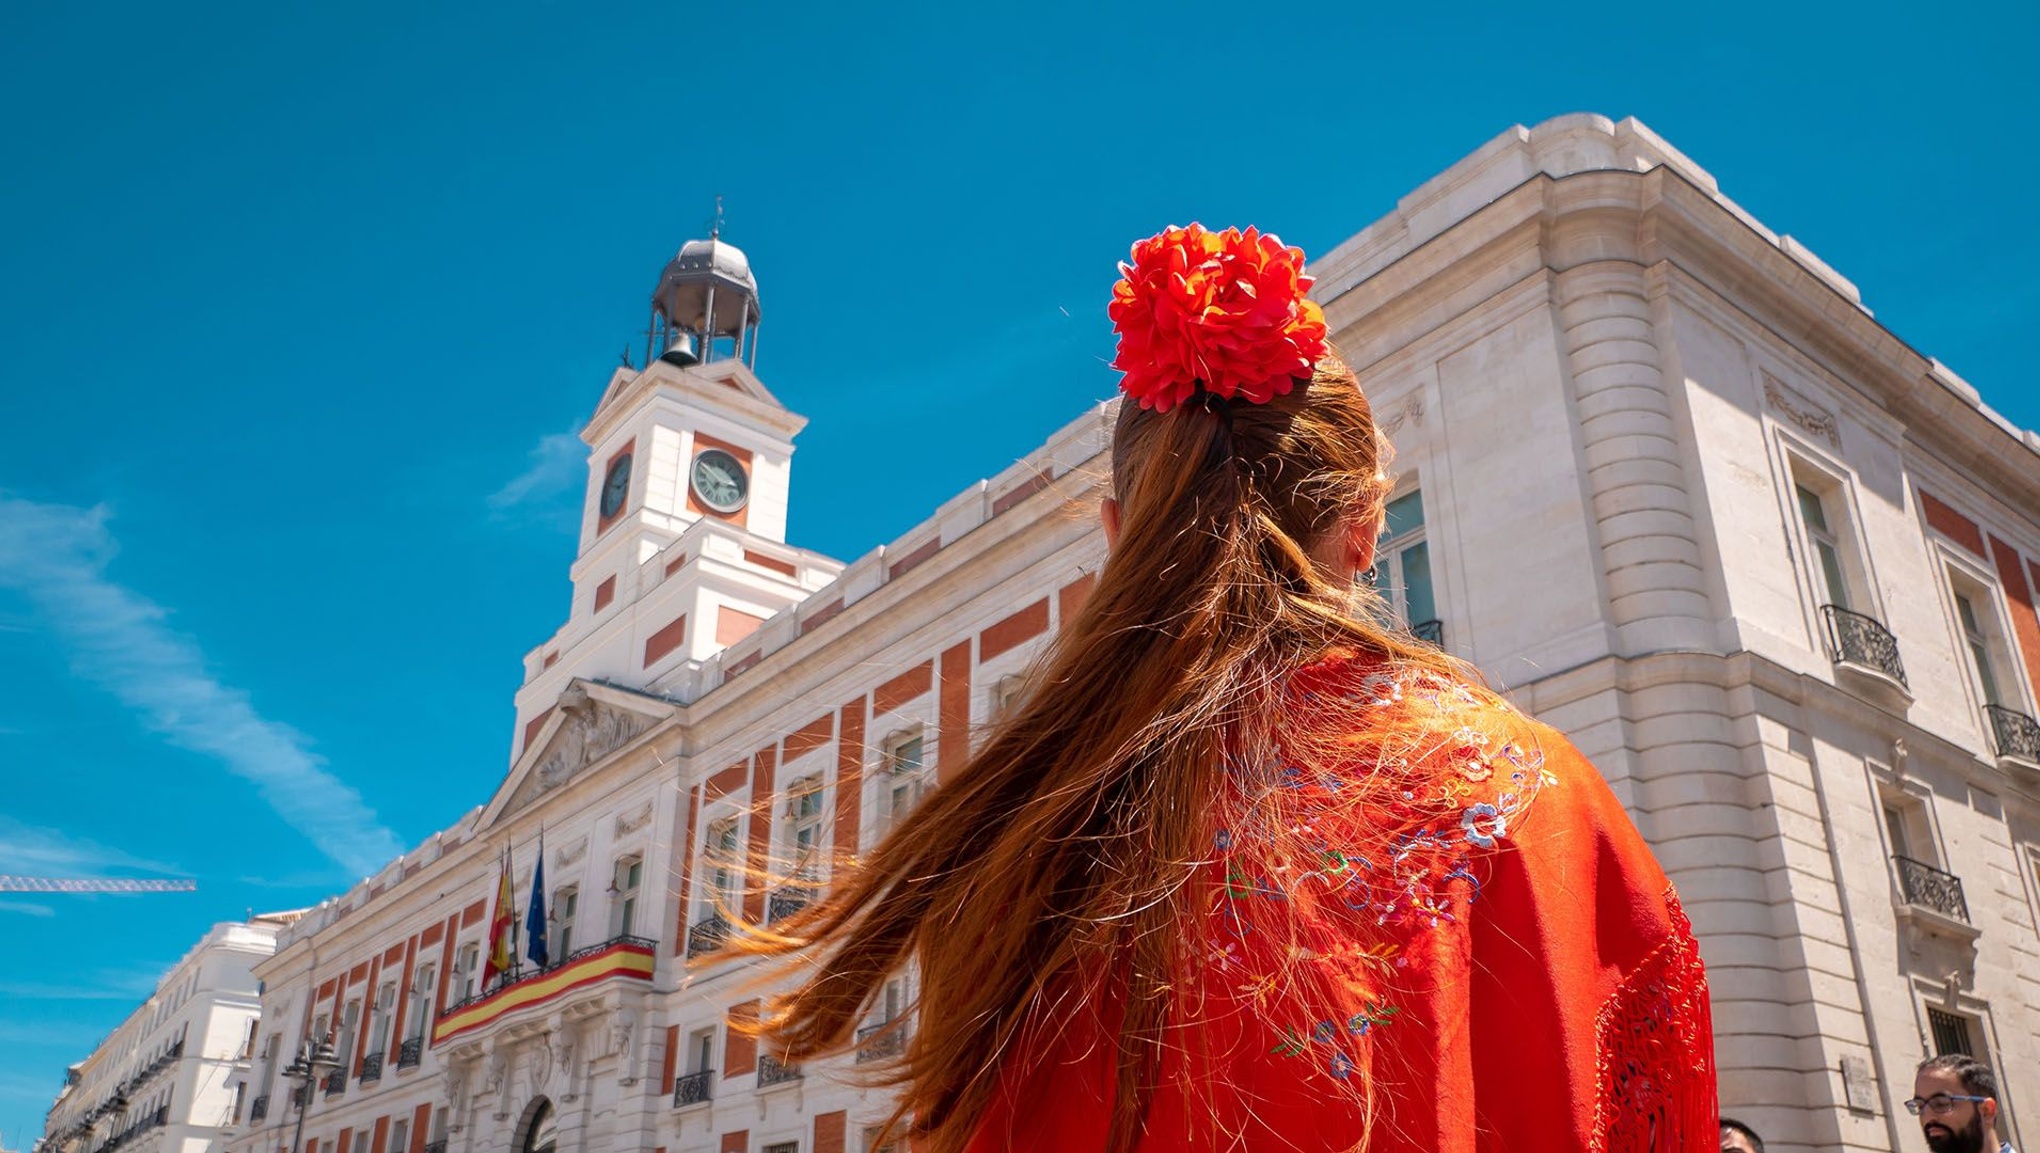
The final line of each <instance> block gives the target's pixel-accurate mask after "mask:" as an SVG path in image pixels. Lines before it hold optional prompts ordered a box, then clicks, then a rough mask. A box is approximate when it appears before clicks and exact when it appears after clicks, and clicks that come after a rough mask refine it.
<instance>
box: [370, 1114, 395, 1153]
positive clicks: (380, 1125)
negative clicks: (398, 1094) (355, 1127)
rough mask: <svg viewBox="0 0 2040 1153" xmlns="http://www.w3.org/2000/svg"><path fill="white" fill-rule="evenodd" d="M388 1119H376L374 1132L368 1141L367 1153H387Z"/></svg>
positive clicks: (388, 1137)
mask: <svg viewBox="0 0 2040 1153" xmlns="http://www.w3.org/2000/svg"><path fill="white" fill-rule="evenodd" d="M389 1143H390V1119H389V1118H388V1117H377V1118H376V1119H375V1132H374V1133H373V1135H371V1136H370V1137H369V1139H368V1153H389Z"/></svg>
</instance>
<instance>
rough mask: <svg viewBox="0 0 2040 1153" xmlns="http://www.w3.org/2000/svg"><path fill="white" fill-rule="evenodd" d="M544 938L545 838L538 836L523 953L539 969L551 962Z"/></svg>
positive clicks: (525, 916)
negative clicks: (536, 858)
mask: <svg viewBox="0 0 2040 1153" xmlns="http://www.w3.org/2000/svg"><path fill="white" fill-rule="evenodd" d="M545 938H546V932H545V838H544V837H540V838H539V839H538V861H537V862H536V863H534V864H533V865H532V866H531V904H530V906H529V907H527V908H526V909H525V910H524V939H525V945H524V955H525V956H527V957H529V958H531V963H532V964H534V965H537V966H538V967H539V968H541V969H543V968H545V967H546V966H548V965H550V964H551V963H552V959H551V957H550V956H549V955H548V953H547V950H546V939H545Z"/></svg>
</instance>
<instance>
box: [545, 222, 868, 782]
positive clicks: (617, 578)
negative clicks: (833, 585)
mask: <svg viewBox="0 0 2040 1153" xmlns="http://www.w3.org/2000/svg"><path fill="white" fill-rule="evenodd" d="M759 316H760V311H759V306H758V282H757V280H756V278H754V277H753V276H752V274H751V264H750V261H749V259H747V258H746V257H745V256H744V254H743V252H742V251H741V250H739V249H738V248H737V247H736V246H734V245H732V244H729V243H728V242H726V241H724V240H723V239H722V238H721V237H720V236H719V235H714V234H712V235H710V237H709V238H708V239H706V240H691V241H689V242H687V243H686V244H685V245H683V246H682V247H681V249H680V252H679V254H678V255H676V256H675V257H674V258H673V259H672V260H671V261H669V262H668V263H667V265H666V268H665V271H664V272H662V273H661V274H660V276H659V281H658V285H657V286H656V287H655V288H654V289H653V291H652V321H651V328H650V342H649V345H648V347H647V349H646V361H647V363H646V365H645V367H643V368H642V369H639V368H635V367H632V366H630V365H625V366H623V367H621V368H619V369H617V370H616V372H615V374H614V375H613V376H611V378H610V381H609V386H608V388H607V389H605V390H604V392H603V395H602V400H601V402H600V403H598V404H597V405H596V406H595V413H594V416H593V417H592V418H590V420H589V422H588V427H587V428H585V429H583V430H582V432H581V438H582V439H583V440H585V441H586V442H587V443H588V448H589V450H590V453H589V458H588V486H587V497H586V500H585V502H584V504H583V507H582V512H581V542H580V552H579V555H578V556H577V557H576V558H575V560H574V564H573V568H572V570H571V574H570V575H571V576H572V578H573V583H574V599H573V610H572V613H571V614H570V616H569V619H568V621H567V623H566V625H565V626H564V627H562V628H561V629H560V631H559V632H558V633H557V634H555V636H554V637H553V638H552V639H551V640H550V641H548V642H547V643H546V644H544V645H541V646H540V647H539V648H537V649H535V650H533V651H532V653H531V654H530V655H529V656H528V657H527V658H526V667H525V672H526V677H525V685H524V688H523V689H522V690H521V691H520V692H519V693H518V701H517V703H518V710H517V711H518V716H519V724H520V732H521V731H522V730H523V728H524V727H525V726H527V725H529V724H530V723H531V718H534V717H537V716H540V715H541V714H543V713H544V712H545V711H546V710H548V709H549V708H550V707H551V705H552V703H553V701H554V700H555V699H556V698H557V697H558V696H559V695H560V693H561V692H562V691H564V689H565V688H566V686H567V685H568V684H569V683H570V681H571V680H573V679H576V678H579V679H600V680H604V681H607V682H610V683H612V684H620V685H627V686H630V687H634V688H641V689H645V690H649V691H656V692H659V693H661V694H664V695H674V696H682V697H691V695H692V682H691V680H690V673H691V671H692V670H693V669H696V668H698V667H699V662H701V661H703V660H705V659H707V658H708V657H710V656H712V655H713V654H715V653H716V652H719V651H720V650H722V649H723V648H725V647H728V646H729V645H732V644H736V643H738V642H739V641H741V640H742V639H743V638H744V637H745V636H747V635H749V633H750V632H751V631H752V630H754V629H756V628H757V627H758V626H759V625H760V624H762V623H763V622H764V620H765V619H766V618H768V617H770V616H772V615H773V614H774V613H777V612H779V611H780V610H781V609H784V608H786V607H788V606H789V605H792V604H795V603H797V602H799V601H800V600H802V599H803V598H805V597H806V596H807V594H808V593H810V592H812V591H813V590H815V589H817V588H819V587H821V586H822V585H824V584H827V583H828V582H829V581H830V580H832V579H834V577H835V575H836V573H838V572H840V571H841V569H842V565H841V564H840V563H838V562H836V561H834V560H831V559H829V558H827V557H823V556H821V555H819V554H816V553H810V552H808V551H806V550H804V549H796V548H791V547H789V546H788V545H787V544H786V543H785V541H786V507H787V495H788V487H789V484H788V480H789V475H790V470H791V464H792V458H793V438H794V436H795V434H797V433H798V432H799V431H800V430H801V427H802V426H803V425H805V424H806V423H807V421H806V419H805V418H804V417H801V416H799V415H796V414H795V413H793V412H791V411H789V410H788V409H787V408H786V406H785V405H783V404H781V403H780V402H779V399H778V398H777V397H775V396H773V395H772V393H771V391H770V390H768V389H767V388H766V387H765V385H764V383H763V382H762V381H760V380H759V379H758V376H757V374H756V373H755V372H754V371H753V367H754V366H755V364H756V363H757V356H758V321H759ZM522 743H523V741H522V740H520V741H519V742H517V745H518V748H519V750H520V751H521V746H522ZM513 755H514V754H513Z"/></svg>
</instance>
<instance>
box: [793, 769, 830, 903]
mask: <svg viewBox="0 0 2040 1153" xmlns="http://www.w3.org/2000/svg"><path fill="white" fill-rule="evenodd" d="M792 793H793V796H792V798H791V800H789V801H788V803H787V806H786V807H787V815H788V816H790V817H792V818H793V876H794V879H795V880H796V881H798V882H806V883H813V882H815V881H818V880H820V879H821V847H822V803H823V801H824V799H825V798H826V797H827V795H828V794H827V793H825V792H824V791H823V789H822V779H821V778H820V777H808V778H806V779H804V780H799V781H795V782H794V784H793V789H792Z"/></svg>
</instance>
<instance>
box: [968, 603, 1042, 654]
mask: <svg viewBox="0 0 2040 1153" xmlns="http://www.w3.org/2000/svg"><path fill="white" fill-rule="evenodd" d="M1047 631H1048V598H1047V597H1043V598H1041V599H1040V600H1038V601H1035V602H1034V603H1033V604H1031V605H1028V606H1027V607H1026V608H1024V609H1021V610H1020V611H1019V612H1017V613H1014V614H1013V615H1012V616H1009V617H1007V618H1006V619H1005V620H1002V621H1000V622H999V623H998V624H995V625H993V626H992V627H991V628H988V629H986V630H985V631H984V632H981V633H979V634H978V659H979V660H980V661H988V660H991V659H993V658H994V657H998V656H1001V655H1003V654H1005V653H1008V652H1011V651H1012V650H1013V648H1014V647H1015V646H1017V645H1021V644H1025V643H1026V642H1028V641H1031V640H1033V639H1034V638H1035V637H1038V636H1040V635H1041V634H1042V633H1045V632H1047Z"/></svg>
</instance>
